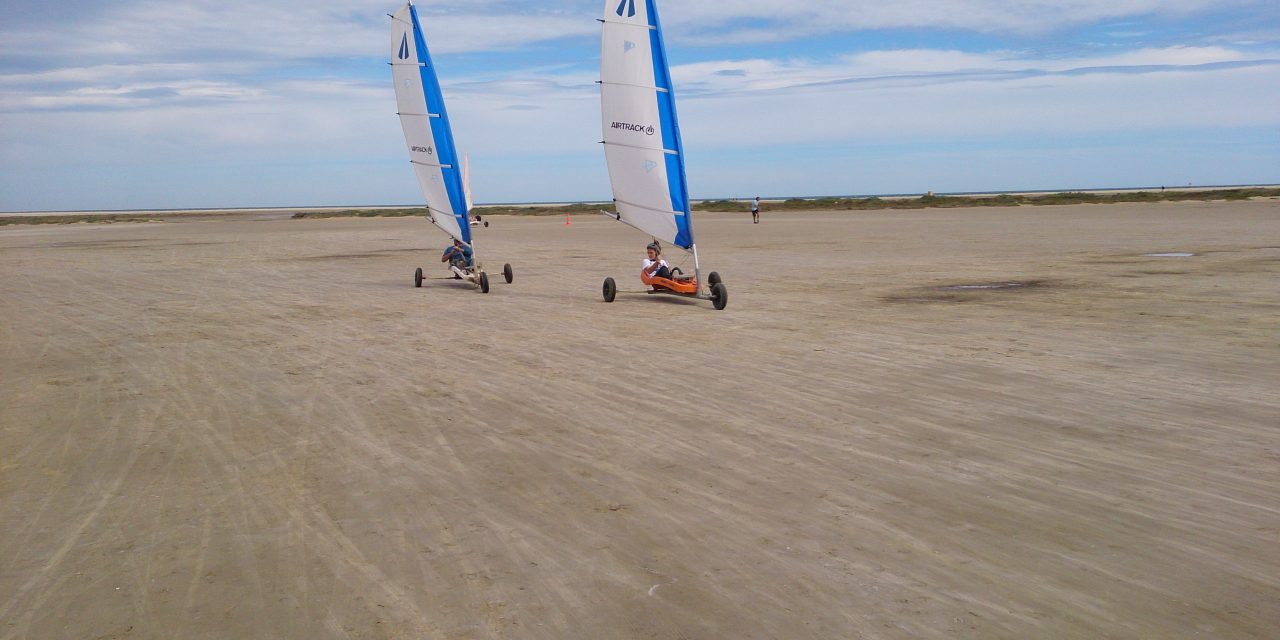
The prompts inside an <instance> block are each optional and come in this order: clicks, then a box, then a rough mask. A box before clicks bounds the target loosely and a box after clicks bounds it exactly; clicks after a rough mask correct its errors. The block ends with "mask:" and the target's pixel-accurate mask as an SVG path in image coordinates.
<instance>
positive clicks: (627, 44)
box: [622, 40, 636, 53]
mask: <svg viewBox="0 0 1280 640" xmlns="http://www.w3.org/2000/svg"><path fill="white" fill-rule="evenodd" d="M634 48H636V43H634V42H632V41H630V40H623V41H622V52H623V53H626V52H628V51H630V50H632V49H634Z"/></svg>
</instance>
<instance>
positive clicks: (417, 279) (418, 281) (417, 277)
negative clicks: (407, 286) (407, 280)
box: [413, 267, 422, 287]
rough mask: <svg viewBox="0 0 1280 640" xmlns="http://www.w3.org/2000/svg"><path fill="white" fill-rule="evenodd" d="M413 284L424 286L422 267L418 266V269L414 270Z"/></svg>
mask: <svg viewBox="0 0 1280 640" xmlns="http://www.w3.org/2000/svg"><path fill="white" fill-rule="evenodd" d="M413 286H415V287H421V286H422V267H418V270H417V271H414V272H413Z"/></svg>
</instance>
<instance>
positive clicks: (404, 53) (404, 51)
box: [399, 32, 409, 60]
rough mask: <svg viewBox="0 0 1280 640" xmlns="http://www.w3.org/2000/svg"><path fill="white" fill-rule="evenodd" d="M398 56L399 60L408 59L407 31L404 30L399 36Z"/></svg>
mask: <svg viewBox="0 0 1280 640" xmlns="http://www.w3.org/2000/svg"><path fill="white" fill-rule="evenodd" d="M399 57H400V59H401V60H408V59H409V33H408V32H405V34H404V35H403V36H401V38H400V53H399Z"/></svg>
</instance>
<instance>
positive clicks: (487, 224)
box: [484, 220, 489, 229]
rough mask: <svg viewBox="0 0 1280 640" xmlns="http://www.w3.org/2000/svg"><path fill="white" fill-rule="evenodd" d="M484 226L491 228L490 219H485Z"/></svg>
mask: <svg viewBox="0 0 1280 640" xmlns="http://www.w3.org/2000/svg"><path fill="white" fill-rule="evenodd" d="M484 228H486V229H488V228H489V221H488V220H485V221H484Z"/></svg>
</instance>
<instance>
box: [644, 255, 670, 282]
mask: <svg viewBox="0 0 1280 640" xmlns="http://www.w3.org/2000/svg"><path fill="white" fill-rule="evenodd" d="M659 267H666V268H668V269H670V268H671V266H670V265H668V264H667V261H666V260H663V259H662V258H658V260H657V262H654V261H653V260H650V259H648V258H645V259H644V272H645V273H647V274H649V277H650V278H652V277H653V272H654V271H657V270H658V268H659Z"/></svg>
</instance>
